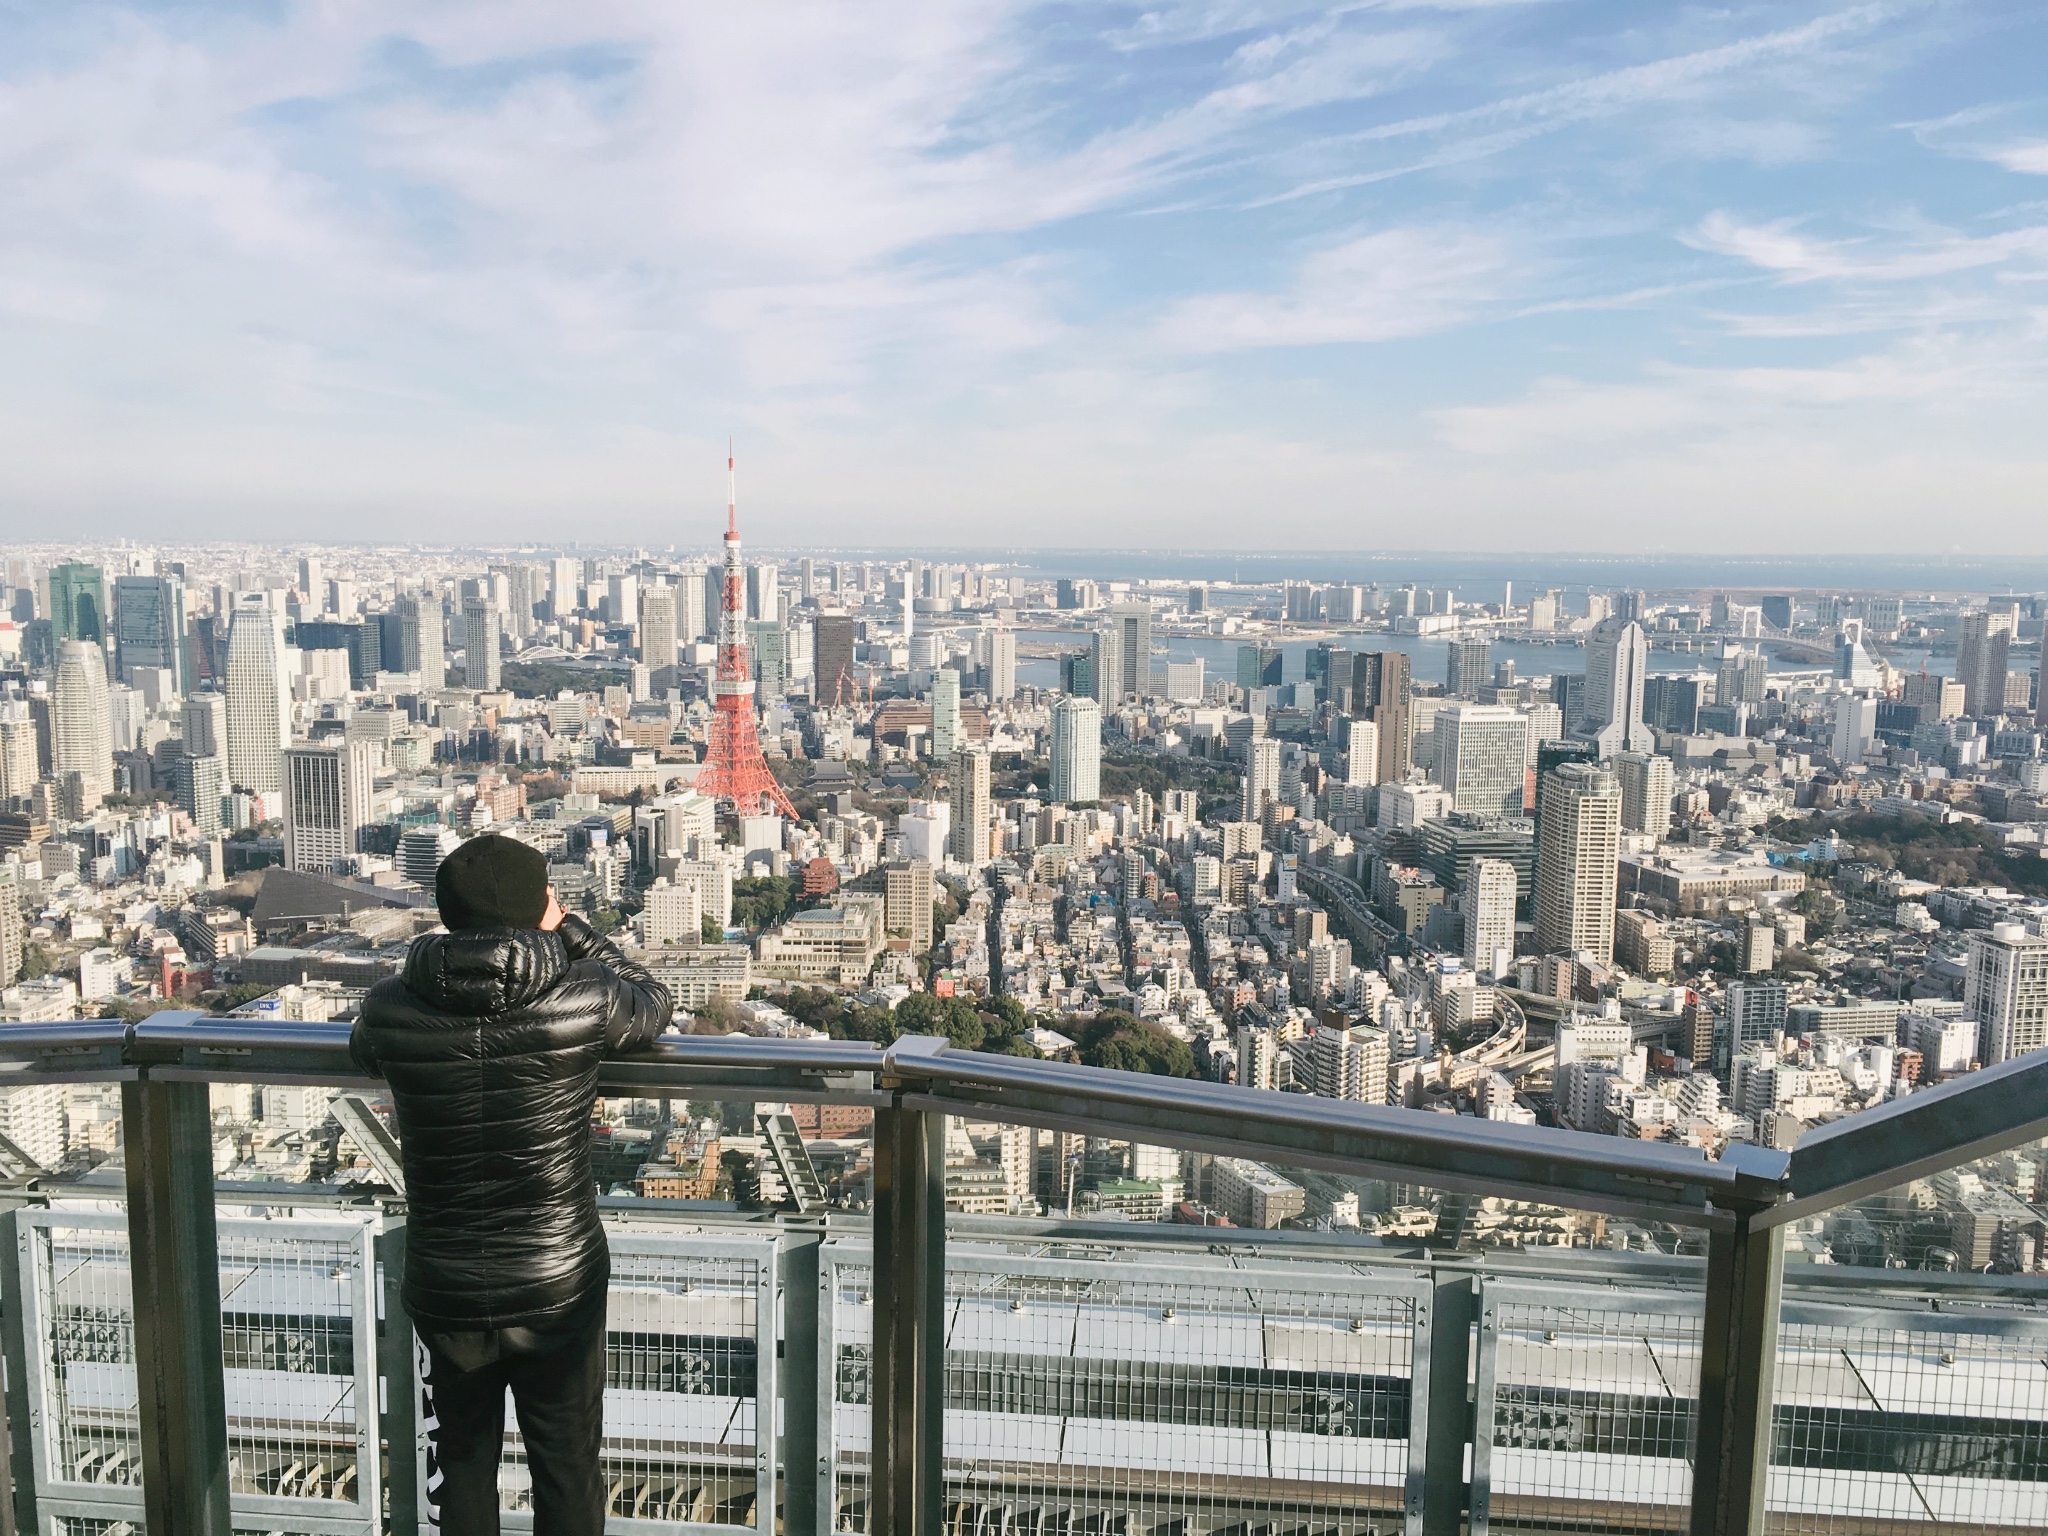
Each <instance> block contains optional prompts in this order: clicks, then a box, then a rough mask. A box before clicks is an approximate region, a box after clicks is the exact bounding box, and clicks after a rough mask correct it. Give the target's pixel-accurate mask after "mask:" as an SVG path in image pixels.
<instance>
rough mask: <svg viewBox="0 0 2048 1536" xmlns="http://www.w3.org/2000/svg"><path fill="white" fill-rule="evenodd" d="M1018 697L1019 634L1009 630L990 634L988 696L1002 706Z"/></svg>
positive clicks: (994, 630) (993, 631)
mask: <svg viewBox="0 0 2048 1536" xmlns="http://www.w3.org/2000/svg"><path fill="white" fill-rule="evenodd" d="M1016 695H1017V633H1016V631H1015V630H1009V629H992V630H990V631H989V632H988V696H989V701H990V702H991V703H995V704H1000V703H1002V702H1003V700H1005V699H1011V698H1015V697H1016Z"/></svg>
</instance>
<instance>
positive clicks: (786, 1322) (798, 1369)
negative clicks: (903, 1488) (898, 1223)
mask: <svg viewBox="0 0 2048 1536" xmlns="http://www.w3.org/2000/svg"><path fill="white" fill-rule="evenodd" d="M823 1227H824V1222H823V1219H822V1218H820V1219H818V1220H817V1221H815V1222H806V1221H803V1220H801V1219H798V1218H792V1219H788V1220H785V1221H784V1223H783V1227H782V1241H781V1243H780V1244H779V1245H778V1246H777V1249H776V1262H777V1264H778V1266H779V1268H780V1270H781V1290H782V1362H781V1369H780V1370H778V1371H777V1372H776V1378H777V1379H778V1380H779V1381H780V1382H781V1385H782V1455H781V1458H780V1462H781V1466H782V1528H783V1529H784V1530H785V1531H788V1532H789V1533H790V1536H797V1533H798V1532H802V1533H804V1536H810V1533H811V1532H821V1533H822V1532H826V1531H829V1530H830V1529H831V1525H830V1515H829V1511H830V1506H829V1504H828V1505H827V1513H826V1516H825V1517H824V1518H821V1517H820V1515H819V1509H818V1493H819V1488H818V1482H819V1479H818V1460H819V1439H818V1386H819V1380H818V1309H819V1305H820V1298H819V1295H818V1271H819V1268H820V1265H819V1252H820V1248H821V1246H822V1243H823V1239H824V1231H823Z"/></svg>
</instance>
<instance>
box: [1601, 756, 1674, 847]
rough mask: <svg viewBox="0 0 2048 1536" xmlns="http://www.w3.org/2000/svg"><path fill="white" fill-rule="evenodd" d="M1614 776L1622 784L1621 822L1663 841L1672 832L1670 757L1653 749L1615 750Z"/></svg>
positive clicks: (1624, 825)
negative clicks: (1645, 750) (1635, 750)
mask: <svg viewBox="0 0 2048 1536" xmlns="http://www.w3.org/2000/svg"><path fill="white" fill-rule="evenodd" d="M1614 777H1615V779H1616V780H1617V781H1618V782H1619V783H1620V785H1621V824H1622V826H1623V827H1624V828H1626V829H1627V830H1628V831H1630V832H1646V833H1648V834H1649V835H1650V836H1652V837H1654V838H1656V839H1657V841H1658V842H1660V843H1661V842H1662V841H1664V839H1665V838H1667V837H1669V836H1670V835H1671V793H1672V786H1671V759H1670V758H1668V757H1659V756H1658V755H1657V754H1656V753H1654V752H1618V753H1616V754H1615V757H1614Z"/></svg>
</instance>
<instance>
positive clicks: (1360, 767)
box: [1344, 720, 1380, 788]
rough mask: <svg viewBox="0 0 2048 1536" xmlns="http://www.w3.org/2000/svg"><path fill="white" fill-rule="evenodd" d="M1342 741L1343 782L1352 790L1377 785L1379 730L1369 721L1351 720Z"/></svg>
mask: <svg viewBox="0 0 2048 1536" xmlns="http://www.w3.org/2000/svg"><path fill="white" fill-rule="evenodd" d="M1344 739H1345V750H1344V782H1345V783H1346V784H1349V785H1352V786H1353V787H1354V788H1363V787H1364V786H1366V785H1368V784H1377V783H1379V781H1380V728H1379V727H1378V726H1376V725H1374V724H1373V723H1372V722H1371V721H1370V720H1353V721H1352V722H1351V724H1350V725H1349V726H1347V727H1346V728H1345V737H1344Z"/></svg>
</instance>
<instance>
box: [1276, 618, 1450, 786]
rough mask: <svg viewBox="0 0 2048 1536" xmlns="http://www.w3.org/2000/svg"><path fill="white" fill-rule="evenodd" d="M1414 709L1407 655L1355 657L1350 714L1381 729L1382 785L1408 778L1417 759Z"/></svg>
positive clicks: (1384, 653) (1372, 653) (1388, 653)
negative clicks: (1412, 719)
mask: <svg viewBox="0 0 2048 1536" xmlns="http://www.w3.org/2000/svg"><path fill="white" fill-rule="evenodd" d="M1240 654H1242V653H1240ZM1410 709H1411V704H1410V700H1409V687H1408V654H1407V652H1405V651H1366V652H1364V653H1363V654H1362V655H1358V656H1354V657H1352V658H1351V706H1350V710H1349V713H1350V715H1351V717H1352V718H1353V719H1355V720H1370V721H1371V722H1372V723H1373V724H1374V725H1376V726H1378V727H1379V736H1380V741H1379V748H1380V776H1379V782H1380V783H1382V784H1386V783H1399V782H1400V781H1401V780H1402V779H1405V778H1407V777H1408V769H1409V767H1410V765H1411V764H1412V763H1413V762H1414V760H1415V759H1414V756H1413V750H1412V747H1413V744H1412V743H1411V741H1410V739H1409V726H1408V722H1409V718H1410Z"/></svg>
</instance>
